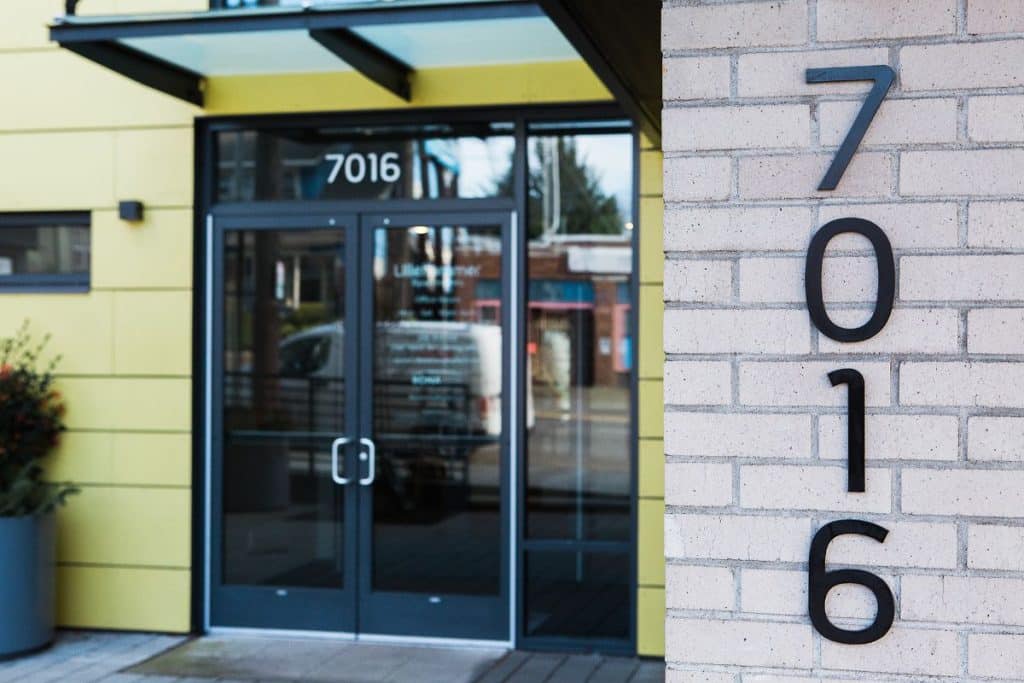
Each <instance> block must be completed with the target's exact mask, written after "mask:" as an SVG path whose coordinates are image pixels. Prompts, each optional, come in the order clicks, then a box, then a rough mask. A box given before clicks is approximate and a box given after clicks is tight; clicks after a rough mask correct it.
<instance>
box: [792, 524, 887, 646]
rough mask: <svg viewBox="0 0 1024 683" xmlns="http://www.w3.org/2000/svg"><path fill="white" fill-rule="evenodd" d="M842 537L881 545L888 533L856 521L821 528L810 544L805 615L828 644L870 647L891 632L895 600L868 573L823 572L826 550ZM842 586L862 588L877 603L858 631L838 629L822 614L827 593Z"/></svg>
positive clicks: (824, 613) (875, 577)
mask: <svg viewBox="0 0 1024 683" xmlns="http://www.w3.org/2000/svg"><path fill="white" fill-rule="evenodd" d="M844 534H857V535H858V536H869V537H871V538H873V539H875V540H876V541H878V542H879V543H883V542H885V537H886V536H888V535H889V531H888V530H887V529H883V528H882V527H880V526H878V525H877V524H872V523H871V522H865V521H863V520H858V519H844V520H840V521H838V522H832V523H831V524H826V525H825V526H823V527H822V528H821V529H820V530H819V531H818V533H816V534H815V535H814V540H813V541H811V554H810V557H809V558H808V570H807V611H808V613H809V614H810V616H811V623H812V624H813V625H814V628H815V629H817V631H818V633H820V634H821V635H822V636H824V637H825V638H828V639H829V640H832V641H835V642H837V643H845V644H847V645H864V644H866V643H873V642H875V641H876V640H879V639H880V638H882V637H883V636H885V634H886V633H888V632H889V629H890V628H892V622H893V619H895V618H896V600H895V598H893V596H892V591H891V590H889V586H888V585H887V584H886V583H885V581H883V580H882V579H881V578H879V577H878V576H875V575H874V574H871V573H870V572H866V571H862V570H860V569H837V570H836V571H831V572H830V571H826V569H825V555H826V554H827V553H828V546H829V544H830V543H831V542H832V541H833V539H835V538H836V537H837V536H842V535H844ZM844 583H850V584H856V585H858V586H864V587H865V588H867V589H868V590H869V591H871V592H872V593H873V594H874V596H875V602H876V603H878V612H877V614H876V615H875V620H874V621H873V622H872V623H871V625H870V626H868V627H867V628H865V629H862V630H860V631H848V630H846V629H842V628H839V627H838V626H836V625H835V624H833V623H832V622H831V621H830V620H829V618H828V614H827V613H826V612H825V598H827V597H828V592H829V591H830V590H832V589H833V588H835V587H836V586H839V585H841V584H844Z"/></svg>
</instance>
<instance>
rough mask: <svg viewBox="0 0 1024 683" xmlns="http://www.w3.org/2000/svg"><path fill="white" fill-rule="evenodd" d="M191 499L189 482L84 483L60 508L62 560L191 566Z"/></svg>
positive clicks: (66, 561)
mask: <svg viewBox="0 0 1024 683" xmlns="http://www.w3.org/2000/svg"><path fill="white" fill-rule="evenodd" d="M191 505H192V492H191V491H190V490H189V489H187V488H130V487H113V486H111V487H108V486H82V487H81V493H79V494H78V495H76V496H74V497H72V498H70V499H69V500H68V504H67V505H66V506H64V507H62V508H60V509H59V510H58V512H57V560H58V562H62V563H81V564H101V565H102V564H112V565H128V566H151V567H181V568H188V567H189V565H190V563H191V555H192V552H191V519H192V509H191Z"/></svg>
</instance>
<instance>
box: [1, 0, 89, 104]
mask: <svg viewBox="0 0 1024 683" xmlns="http://www.w3.org/2000/svg"><path fill="white" fill-rule="evenodd" d="M82 4H83V5H88V4H89V0H86V1H85V2H83V3H82ZM60 14H64V0H3V20H2V21H0V49H2V50H3V51H6V50H11V49H21V48H40V47H48V46H50V45H52V43H50V42H49V41H50V38H49V33H48V31H47V29H46V27H47V25H48V24H49V23H50V22H51V21H53V18H54V17H56V16H58V15H60ZM0 54H2V52H0ZM0 82H2V81H0ZM8 92H10V91H8ZM9 99H10V98H7V97H5V98H4V104H5V105H6V103H7V101H8V100H9Z"/></svg>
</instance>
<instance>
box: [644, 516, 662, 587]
mask: <svg viewBox="0 0 1024 683" xmlns="http://www.w3.org/2000/svg"><path fill="white" fill-rule="evenodd" d="M637 516H638V517H639V520H638V523H637V526H639V534H638V538H637V562H638V567H637V578H638V582H639V583H640V585H641V586H664V585H665V503H664V502H663V501H660V500H653V499H650V498H643V499H641V500H640V502H639V504H638V512H637Z"/></svg>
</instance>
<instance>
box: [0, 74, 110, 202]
mask: <svg viewBox="0 0 1024 683" xmlns="http://www.w3.org/2000/svg"><path fill="white" fill-rule="evenodd" d="M51 85H52V86H54V87H57V86H56V84H51ZM0 159H2V160H3V163H0V211H17V210H27V211H55V210H60V209H88V208H95V207H112V206H114V135H113V133H105V132H99V133H97V132H85V133H77V132H76V133H31V134H24V133H4V134H2V135H0Z"/></svg>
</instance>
